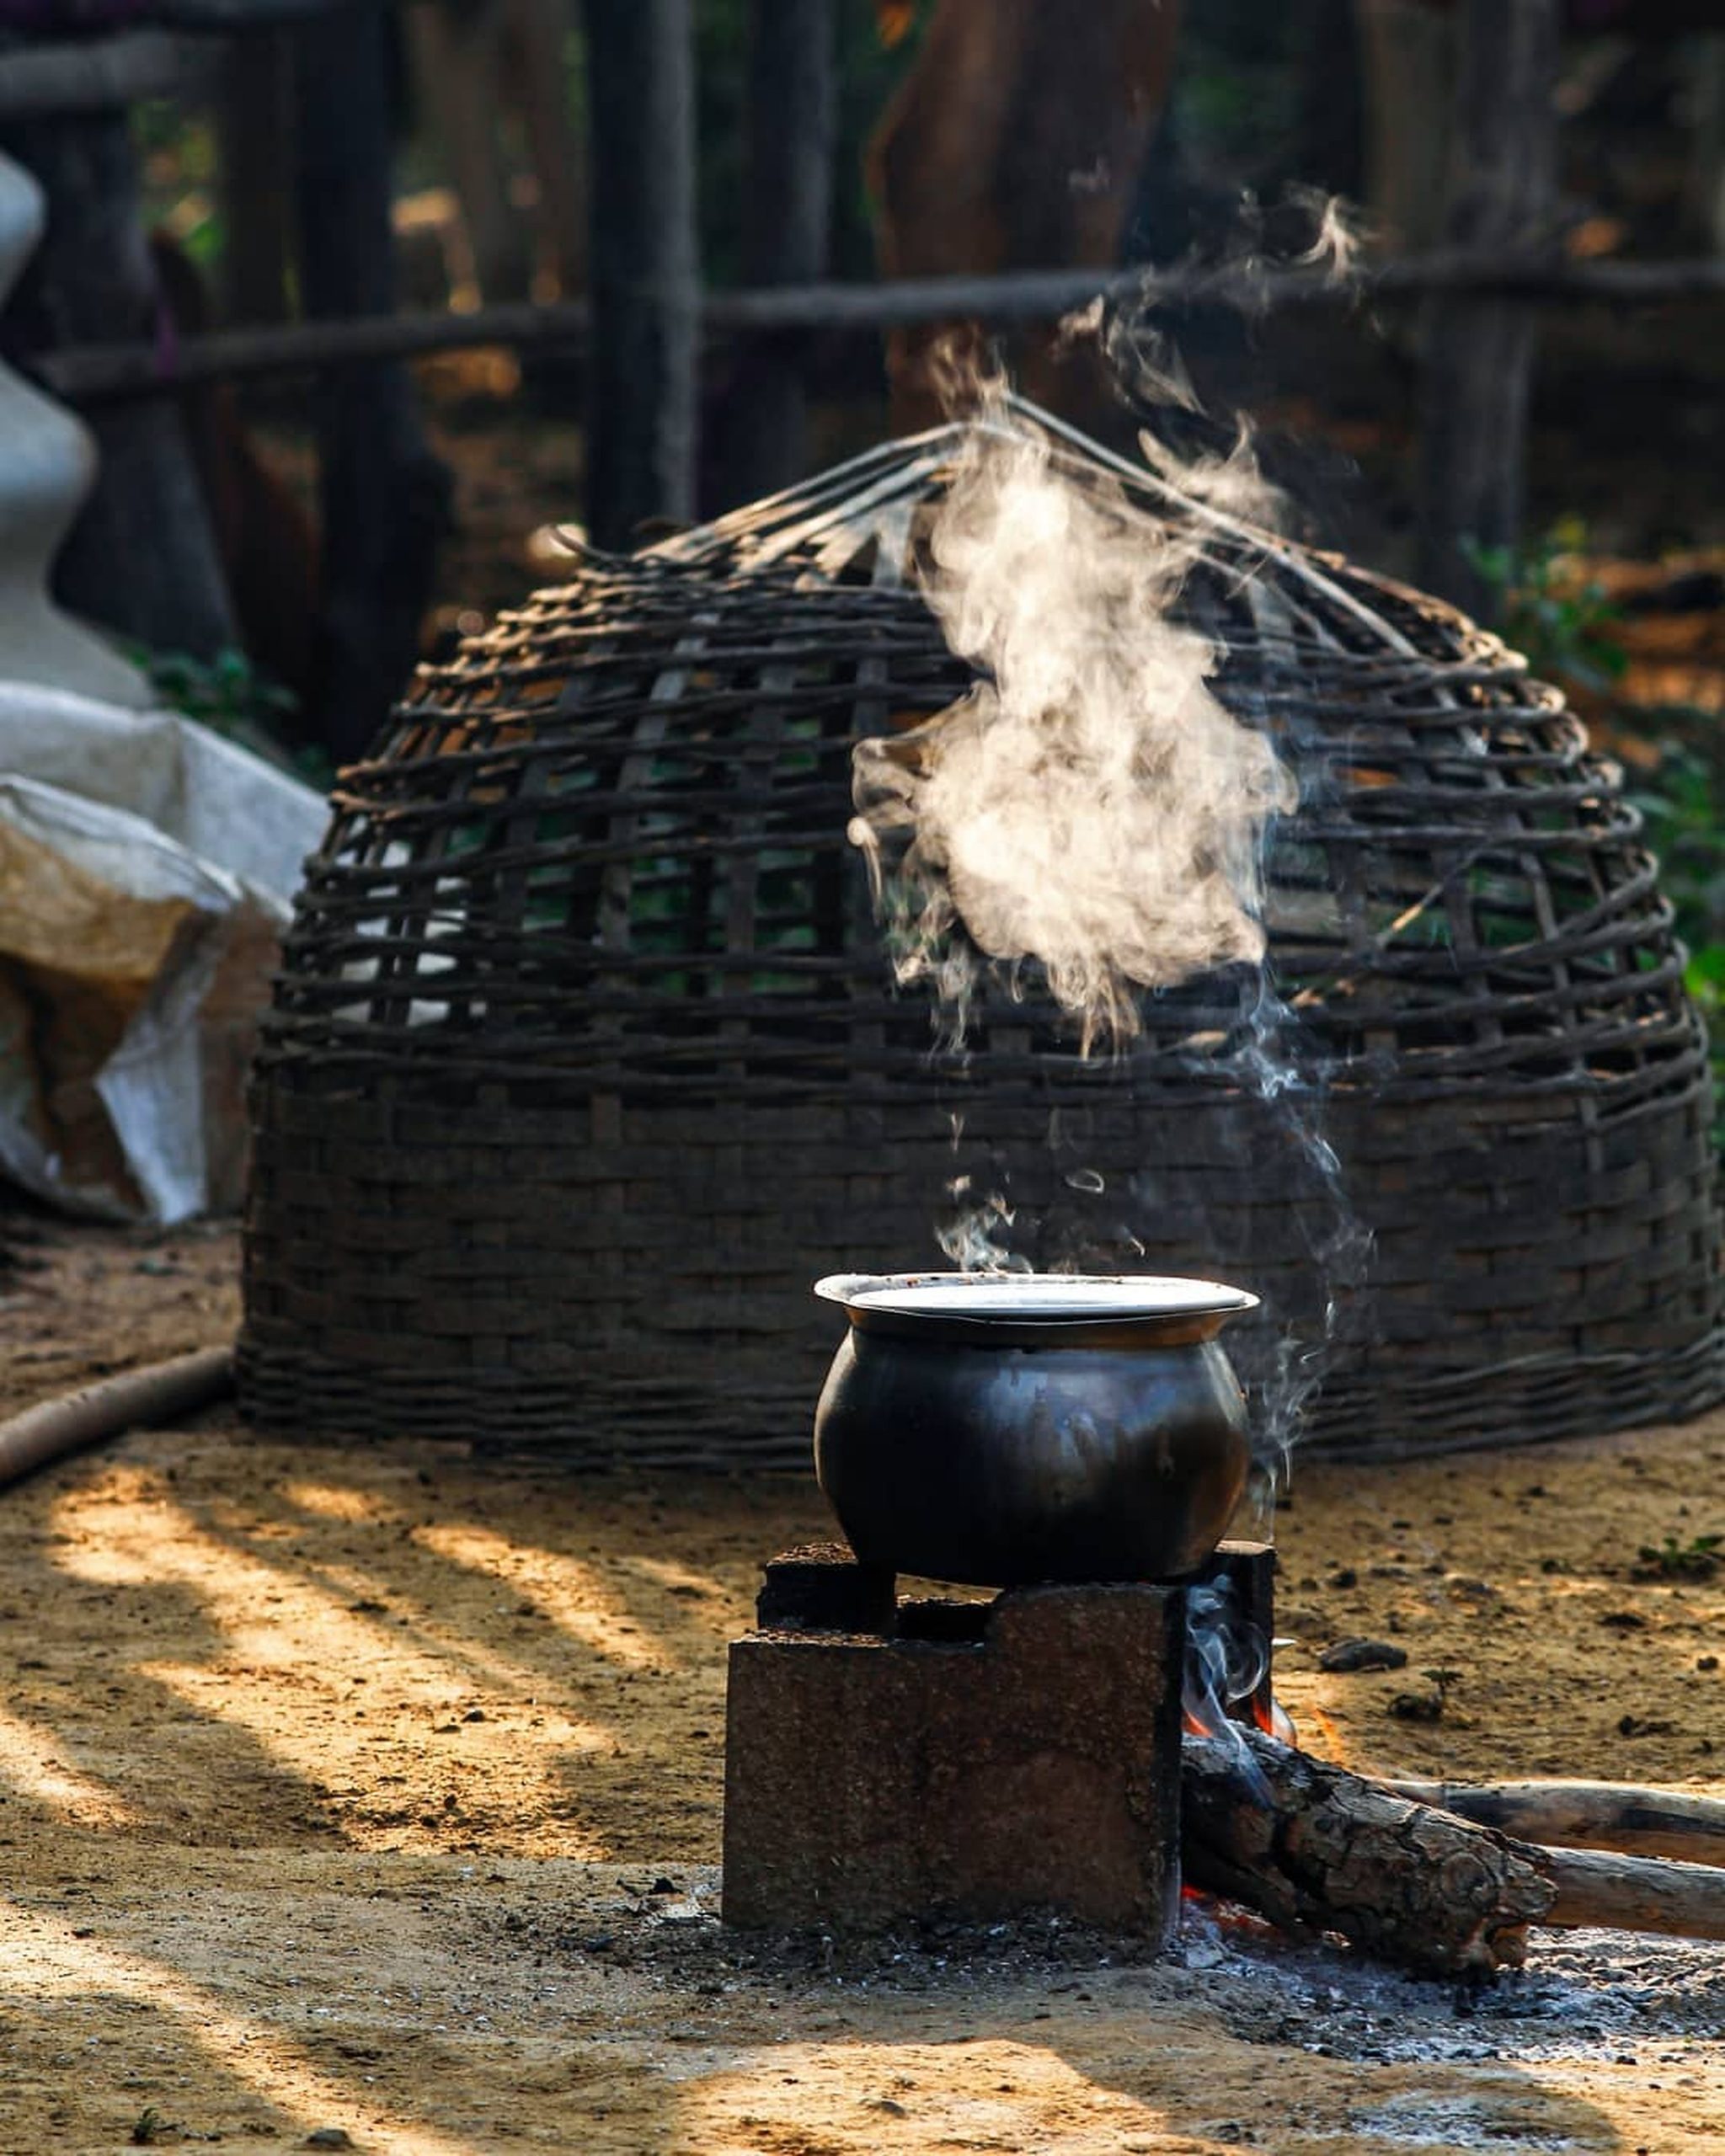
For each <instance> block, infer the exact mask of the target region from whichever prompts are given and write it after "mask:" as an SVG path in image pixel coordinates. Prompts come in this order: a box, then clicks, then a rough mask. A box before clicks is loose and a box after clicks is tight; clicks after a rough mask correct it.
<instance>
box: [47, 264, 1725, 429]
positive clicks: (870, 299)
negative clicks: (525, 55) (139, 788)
mask: <svg viewBox="0 0 1725 2156" xmlns="http://www.w3.org/2000/svg"><path fill="white" fill-rule="evenodd" d="M1433 292H1443V293H1446V294H1447V293H1453V292H1472V293H1482V292H1489V293H1499V292H1508V293H1510V294H1512V295H1514V296H1517V297H1519V298H1522V299H1525V300H1527V301H1530V302H1536V303H1538V304H1539V305H1541V306H1581V307H1590V306H1605V307H1620V308H1621V307H1668V306H1674V305H1680V304H1683V303H1685V302H1697V301H1703V302H1704V301H1709V300H1718V299H1722V298H1725V256H1706V257H1703V258H1698V259H1668V260H1664V261H1656V262H1575V263H1567V262H1564V263H1555V264H1544V265H1541V264H1535V263H1530V262H1528V261H1526V260H1525V259H1524V258H1521V257H1505V256H1498V257H1491V256H1483V255H1477V254H1470V255H1466V256H1456V255H1451V254H1443V255H1434V256H1429V257H1423V258H1417V259H1414V260H1413V261H1410V262H1391V263H1386V264H1383V265H1382V266H1381V267H1380V268H1379V269H1376V270H1371V271H1370V272H1367V273H1364V274H1359V275H1354V276H1353V277H1350V278H1348V279H1345V280H1337V279H1335V278H1332V277H1329V276H1326V275H1319V274H1316V273H1314V272H1313V271H1311V270H1288V271H1274V272H1258V273H1250V274H1248V273H1244V272H1236V273H1233V274H1228V273H1224V272H1218V271H1215V270H1190V269H1180V270H1115V271H1113V272H1110V273H1108V274H1106V275H1104V274H1101V273H1099V272H1097V271H1096V270H1011V271H1008V272H1007V273H1006V274H1005V275H1001V276H998V277H914V278H907V279H905V280H902V281H898V282H894V283H890V284H884V285H860V284H824V285H796V286H776V287H774V288H773V289H772V290H770V291H724V292H711V293H708V296H706V298H705V299H704V300H703V302H702V307H701V317H702V323H703V325H704V327H705V329H706V331H707V332H708V334H709V335H713V336H725V335H729V334H737V335H741V334H755V333H756V332H757V331H761V330H764V329H769V328H772V329H819V330H820V331H822V332H824V333H826V334H831V335H835V336H841V335H847V334H848V335H868V336H873V334H875V333H876V332H877V331H879V330H880V329H882V328H888V327H890V326H891V325H893V324H895V323H912V322H938V321H941V320H943V319H944V318H947V317H948V316H950V315H952V314H953V313H955V312H963V313H965V314H970V315H975V317H976V318H978V319H979V320H980V321H986V322H1000V323H1007V322H1024V321H1033V320H1037V319H1039V318H1043V317H1044V316H1047V315H1049V314H1064V313H1065V312H1068V311H1069V310H1070V309H1071V308H1072V307H1081V306H1083V305H1084V303H1085V302H1087V301H1089V300H1092V299H1095V298H1097V296H1098V295H1101V296H1119V297H1121V298H1125V299H1133V298H1141V299H1142V300H1143V301H1144V302H1146V303H1147V304H1154V305H1155V306H1157V307H1183V306H1195V305H1204V306H1210V307H1241V308H1243V309H1245V310H1246V311H1247V312H1253V313H1256V312H1262V311H1263V310H1264V309H1266V308H1268V307H1337V306H1345V305H1351V304H1354V303H1357V302H1361V301H1372V302H1394V301H1401V302H1407V301H1413V300H1418V299H1422V298H1423V297H1425V296H1427V295H1429V294H1430V293H1433ZM592 327H593V318H592V311H591V309H590V307H589V306H588V304H587V302H585V301H584V300H574V301H565V302H561V303H559V304H557V305H553V306H547V307H526V306H511V307H481V308H479V309H478V310H477V311H476V312H473V313H472V314H452V313H419V314H398V315H361V316H355V317H354V318H351V319H350V320H347V321H340V322H316V323H293V324H291V325H289V326H285V327H283V328H280V329H259V330H248V329H243V330H229V331H225V332H222V333H220V334H216V335H213V336H209V337H186V338H182V339H179V341H178V342H176V344H174V348H173V350H171V351H167V350H163V348H162V347H161V346H160V345H158V344H83V345H78V346H74V347H72V348H71V349H69V350H64V351H55V352H45V353H43V354H42V355H41V356H40V359H38V360H35V362H34V366H35V372H36V374H37V375H38V376H40V379H41V380H42V381H43V382H45V384H46V385H47V386H48V387H49V388H50V389H51V390H52V391H53V392H54V394H55V395H56V397H64V398H71V399H73V400H75V401H77V402H80V403H100V402H102V401H103V400H104V399H106V398H131V397H163V396H171V395H172V394H173V392H174V389H175V388H176V387H179V386H181V385H183V384H186V383H190V382H214V381H217V380H222V379H228V380H233V381H238V380H240V379H242V378H243V377H245V376H257V375H269V374H291V373H293V372H294V371H296V370H298V369H305V368H325V367H346V366H365V365H367V364H369V363H370V362H371V361H372V360H379V359H395V358H403V357H409V356H411V355H414V354H416V353H426V352H457V351H463V350H472V348H473V346H475V345H477V344H506V345H510V346H514V347H517V348H519V349H520V350H524V351H525V350H547V349H554V348H556V347H558V346H566V347H569V348H571V349H574V350H585V348H586V346H587V345H588V344H589V342H590V337H591V334H592Z"/></svg>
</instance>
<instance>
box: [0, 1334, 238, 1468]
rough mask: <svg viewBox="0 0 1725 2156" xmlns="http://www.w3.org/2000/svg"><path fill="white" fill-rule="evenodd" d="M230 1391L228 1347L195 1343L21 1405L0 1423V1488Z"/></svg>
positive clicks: (230, 1353) (191, 1412) (194, 1410)
mask: <svg viewBox="0 0 1725 2156" xmlns="http://www.w3.org/2000/svg"><path fill="white" fill-rule="evenodd" d="M232 1389H233V1350H232V1348H195V1349H194V1351H193V1352H192V1353H190V1354H189V1355H175V1356H173V1357H172V1358H170V1359H169V1360H168V1361H167V1362H165V1363H152V1364H149V1365H148V1366H147V1368H145V1369H138V1370H123V1371H121V1373H120V1375H119V1376H118V1377H112V1378H104V1379H103V1380H101V1382H100V1383H99V1385H85V1386H83V1388H82V1389H81V1390H78V1391H77V1392H70V1393H66V1394H63V1395H62V1396H61V1397H60V1398H59V1399H57V1400H45V1401H41V1402H40V1405H38V1406H35V1407H27V1408H25V1409H24V1412H23V1413H22V1414H20V1415H13V1416H11V1417H8V1419H7V1420H6V1421H5V1422H0V1489H3V1488H4V1487H5V1486H6V1485H7V1484H8V1482H16V1481H20V1480H21V1479H22V1478H23V1477H24V1476H26V1475H30V1474H34V1473H35V1470H36V1469H37V1468H39V1467H45V1466H46V1465H48V1463H49V1462H50V1461H51V1460H63V1459H65V1457H66V1456H67V1454H68V1453H73V1452H83V1450H84V1449H86V1448H87V1447H88V1446H90V1445H95V1444H102V1443H103V1442H104V1440H105V1439H107V1438H115V1437H118V1436H119V1435H120V1432H121V1431H122V1430H131V1429H135V1428H136V1427H137V1426H138V1425H139V1424H140V1423H141V1422H171V1421H172V1420H173V1419H174V1417H177V1416H181V1415H195V1414H196V1413H197V1412H199V1410H200V1409H201V1408H205V1407H207V1406H210V1404H211V1401H217V1400H221V1399H224V1398H225V1397H226V1396H227V1394H228V1393H229V1392H231V1391H232Z"/></svg>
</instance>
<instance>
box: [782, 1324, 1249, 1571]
mask: <svg viewBox="0 0 1725 2156" xmlns="http://www.w3.org/2000/svg"><path fill="white" fill-rule="evenodd" d="M1247 1461H1248V1448H1247V1437H1246V1405H1245V1401H1244V1400H1243V1398H1242V1395H1241V1391H1240V1387H1239V1385H1238V1383H1237V1381H1236V1379H1235V1376H1234V1374H1233V1371H1232V1370H1231V1369H1230V1368H1229V1365H1228V1361H1227V1358H1226V1355H1225V1354H1224V1353H1222V1350H1221V1348H1220V1346H1219V1345H1218V1344H1217V1342H1215V1341H1214V1340H1208V1341H1203V1342H1191V1343H1188V1344H1186V1345H1183V1346H1178V1347H1163V1348H1156V1349H1154V1350H1151V1351H1147V1352H1138V1353H1123V1352H1122V1351H1120V1350H1119V1349H1114V1348H1097V1349H1089V1348H1052V1349H1049V1348H970V1347H954V1346H953V1345H951V1344H949V1343H948V1342H920V1341H917V1340H915V1339H912V1338H909V1337H904V1336H902V1335H890V1334H877V1333H870V1332H864V1331H857V1330H855V1329H852V1331H848V1332H847V1333H846V1337H845V1338H844V1339H843V1341H841V1343H840V1346H839V1349H838V1353H837V1354H836V1356H835V1357H834V1358H833V1364H832V1368H831V1369H830V1372H829V1373H828V1375H827V1380H826V1385H825V1390H824V1391H823V1392H822V1394H821V1396H820V1408H819V1410H818V1411H817V1413H816V1416H815V1424H814V1464H815V1471H816V1473H817V1475H818V1476H820V1486H821V1488H822V1489H823V1490H824V1491H825V1492H826V1495H827V1498H828V1500H829V1502H830V1504H831V1506H832V1508H833V1510H834V1512H835V1513H836V1514H837V1516H838V1520H839V1524H840V1525H841V1527H842V1528H843V1529H844V1531H845V1534H846V1536H847V1538H848V1539H849V1540H850V1543H851V1546H852V1549H854V1550H855V1551H856V1553H857V1556H858V1557H859V1558H860V1559H861V1560H862V1561H863V1563H865V1564H876V1565H883V1566H890V1567H891V1568H892V1569H893V1570H894V1571H895V1572H916V1573H921V1574H923V1575H926V1576H927V1577H932V1578H935V1579H948V1580H960V1581H964V1582H970V1583H974V1584H975V1585H977V1586H980V1587H1018V1586H1026V1585H1029V1584H1031V1583H1033V1582H1036V1581H1039V1580H1066V1581H1078V1580H1170V1579H1178V1578H1179V1577H1182V1576H1183V1575H1184V1574H1185V1573H1188V1572H1193V1571H1195V1570H1196V1568H1197V1567H1198V1566H1199V1565H1200V1564H1202V1563H1203V1561H1204V1558H1205V1557H1207V1556H1209V1555H1210V1551H1211V1550H1213V1549H1214V1548H1215V1545H1216V1542H1217V1540H1219V1539H1220V1535H1221V1534H1222V1532H1223V1530H1224V1529H1225V1528H1226V1525H1227V1522H1228V1517H1229V1515H1230V1513H1231V1512H1232V1511H1233V1508H1234V1506H1235V1504H1236V1502H1237V1501H1238V1499H1239V1497H1240V1492H1241V1491H1242V1487H1243V1486H1244V1484H1245V1480H1246V1471H1247Z"/></svg>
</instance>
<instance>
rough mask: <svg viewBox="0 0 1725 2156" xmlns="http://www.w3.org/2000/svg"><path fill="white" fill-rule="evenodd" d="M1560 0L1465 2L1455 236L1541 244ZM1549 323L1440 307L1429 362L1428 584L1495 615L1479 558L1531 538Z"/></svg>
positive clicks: (1553, 163) (1478, 308) (1522, 314)
mask: <svg viewBox="0 0 1725 2156" xmlns="http://www.w3.org/2000/svg"><path fill="white" fill-rule="evenodd" d="M1560 12H1561V8H1560V0H1466V4H1465V6H1464V7H1463V8H1462V11H1461V56H1460V66H1459V68H1458V71H1457V79H1456V95H1455V124H1454V134H1453V137H1452V145H1451V157H1452V163H1451V171H1450V206H1449V220H1448V233H1447V237H1448V239H1449V241H1450V244H1452V245H1453V246H1455V247H1458V248H1537V247H1539V246H1541V244H1543V243H1546V241H1547V240H1548V239H1549V237H1550V235H1551V228H1552V224H1553V221H1554V217H1555V213H1556V209H1557V105H1556V101H1555V93H1556V88H1557V61H1558V43H1559V28H1560V24H1559V16H1560ZM1537 322H1538V317H1537V315H1536V313H1535V310H1534V309H1533V308H1532V307H1530V306H1529V305H1527V304H1526V303H1525V302H1523V301H1520V300H1517V299H1512V298H1509V297H1508V296H1496V297H1489V298H1487V297H1482V298H1469V299H1455V300H1450V301H1448V302H1442V303H1439V304H1434V307H1433V308H1432V312H1431V315H1430V318H1429V324H1428V328H1427V335H1426V343H1425V350H1424V353H1423V360H1422V397H1421V406H1422V409H1421V424H1420V462H1421V480H1420V526H1419V572H1420V579H1421V581H1422V582H1423V584H1425V585H1426V586H1427V587H1428V588H1429V590H1433V591H1435V592H1437V593H1439V594H1440V595H1442V596H1443V597H1445V598H1447V599H1452V600H1455V602H1456V604H1457V605H1458V606H1461V607H1463V608H1464V609H1466V611H1468V612H1469V613H1471V614H1474V615H1476V616H1479V617H1480V618H1482V619H1489V618H1490V617H1491V616H1492V615H1493V613H1494V612H1495V611H1498V601H1499V599H1500V596H1501V587H1500V586H1499V585H1498V584H1494V583H1493V580H1492V579H1490V578H1489V577H1488V576H1487V575H1486V574H1484V573H1483V571H1482V568H1480V566H1479V563H1478V562H1477V559H1476V558H1474V556H1475V553H1476V551H1477V549H1479V548H1488V549H1499V548H1513V547H1514V546H1515V545H1516V544H1517V542H1518V541H1519V537H1520V534H1521V514H1522V501H1523V488H1524V467H1525V459H1526V433H1527V408H1528V395H1529V389H1530V383H1531V380H1532V373H1533V360H1534V346H1535V338H1536V335H1537Z"/></svg>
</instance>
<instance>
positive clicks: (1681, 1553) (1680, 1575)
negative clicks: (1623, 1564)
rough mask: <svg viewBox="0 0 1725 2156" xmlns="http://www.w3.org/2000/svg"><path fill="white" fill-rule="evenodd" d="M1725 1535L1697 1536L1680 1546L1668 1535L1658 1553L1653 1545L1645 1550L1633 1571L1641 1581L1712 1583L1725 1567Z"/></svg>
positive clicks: (1634, 1575)
mask: <svg viewBox="0 0 1725 2156" xmlns="http://www.w3.org/2000/svg"><path fill="white" fill-rule="evenodd" d="M1722 1545H1725V1534H1697V1535H1695V1536H1693V1537H1691V1539H1690V1540H1689V1541H1687V1542H1680V1541H1679V1540H1677V1537H1676V1536H1675V1535H1674V1534H1668V1535H1667V1536H1666V1537H1665V1540H1664V1542H1663V1543H1662V1544H1661V1545H1659V1547H1658V1549H1657V1550H1656V1549H1654V1548H1653V1546H1652V1545H1650V1544H1648V1543H1643V1544H1642V1547H1641V1551H1640V1556H1641V1562H1640V1563H1639V1564H1638V1565H1637V1566H1634V1567H1633V1568H1632V1571H1633V1577H1635V1578H1637V1579H1638V1580H1710V1579H1712V1577H1713V1575H1714V1574H1715V1573H1716V1572H1717V1571H1718V1570H1719V1568H1720V1566H1722V1565H1725V1555H1722V1554H1721V1550H1722Z"/></svg>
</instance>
